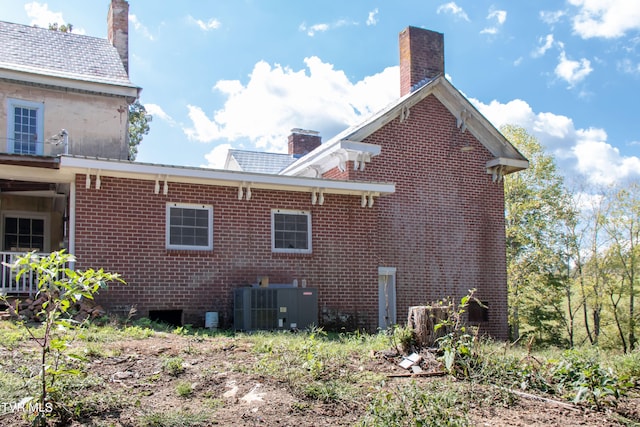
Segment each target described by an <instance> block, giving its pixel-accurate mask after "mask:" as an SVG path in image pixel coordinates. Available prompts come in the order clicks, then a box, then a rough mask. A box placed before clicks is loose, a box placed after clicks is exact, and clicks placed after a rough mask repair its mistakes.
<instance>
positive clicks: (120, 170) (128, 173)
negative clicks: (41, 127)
mask: <svg viewBox="0 0 640 427" xmlns="http://www.w3.org/2000/svg"><path fill="white" fill-rule="evenodd" d="M49 171H50V172H51V170H49ZM56 172H60V175H61V176H64V177H66V179H67V180H68V182H71V180H73V179H75V174H87V173H89V174H93V175H95V174H97V173H99V174H100V176H114V177H119V178H131V179H142V180H149V181H155V180H157V179H158V178H159V177H160V179H161V180H165V178H166V180H167V181H168V182H185V183H194V184H203V185H220V186H226V187H238V186H240V185H242V186H249V187H251V188H252V189H265V190H280V191H299V192H313V191H323V192H324V193H325V194H347V195H358V196H359V195H362V194H363V193H370V194H371V195H375V196H379V195H384V194H391V193H394V192H395V184H393V183H378V182H365V181H339V180H331V179H318V178H307V177H297V176H282V175H273V174H258V173H248V172H240V171H228V170H219V169H206V168H189V167H178V166H167V165H156V164H149V163H136V162H126V161H115V160H106V159H90V158H85V157H72V156H62V157H61V159H60V170H59V171H56Z"/></svg>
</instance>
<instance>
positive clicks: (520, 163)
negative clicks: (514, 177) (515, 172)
mask: <svg viewBox="0 0 640 427" xmlns="http://www.w3.org/2000/svg"><path fill="white" fill-rule="evenodd" d="M486 166H487V169H490V168H493V167H496V166H509V167H512V168H517V169H527V168H528V167H529V161H528V160H515V159H507V158H504V157H496V158H495V159H491V160H489V161H488V162H487V164H486Z"/></svg>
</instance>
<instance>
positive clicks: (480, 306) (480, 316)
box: [467, 301, 489, 323]
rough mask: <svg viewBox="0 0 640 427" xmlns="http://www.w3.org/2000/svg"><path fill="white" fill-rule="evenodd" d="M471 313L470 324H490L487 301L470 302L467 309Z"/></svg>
mask: <svg viewBox="0 0 640 427" xmlns="http://www.w3.org/2000/svg"><path fill="white" fill-rule="evenodd" d="M467 312H468V313H469V322H471V323H478V322H488V321H489V303H488V302H487V301H482V302H481V303H480V302H478V301H469V306H468V307H467Z"/></svg>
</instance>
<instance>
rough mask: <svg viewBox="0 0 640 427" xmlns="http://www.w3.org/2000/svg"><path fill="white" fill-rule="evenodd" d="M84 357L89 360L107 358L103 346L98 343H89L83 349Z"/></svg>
mask: <svg viewBox="0 0 640 427" xmlns="http://www.w3.org/2000/svg"><path fill="white" fill-rule="evenodd" d="M82 352H83V354H84V357H87V358H90V359H97V358H104V357H106V356H107V354H106V351H105V349H104V346H103V345H102V344H100V343H95V342H89V343H87V344H86V345H85V346H84V347H83V348H82Z"/></svg>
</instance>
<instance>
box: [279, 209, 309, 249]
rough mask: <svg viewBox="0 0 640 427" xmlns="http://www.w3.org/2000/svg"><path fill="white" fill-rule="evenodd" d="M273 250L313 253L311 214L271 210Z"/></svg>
mask: <svg viewBox="0 0 640 427" xmlns="http://www.w3.org/2000/svg"><path fill="white" fill-rule="evenodd" d="M271 250H272V251H273V252H285V253H304V254H309V253H311V212H308V211H293V210H283V209H273V210H271Z"/></svg>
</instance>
